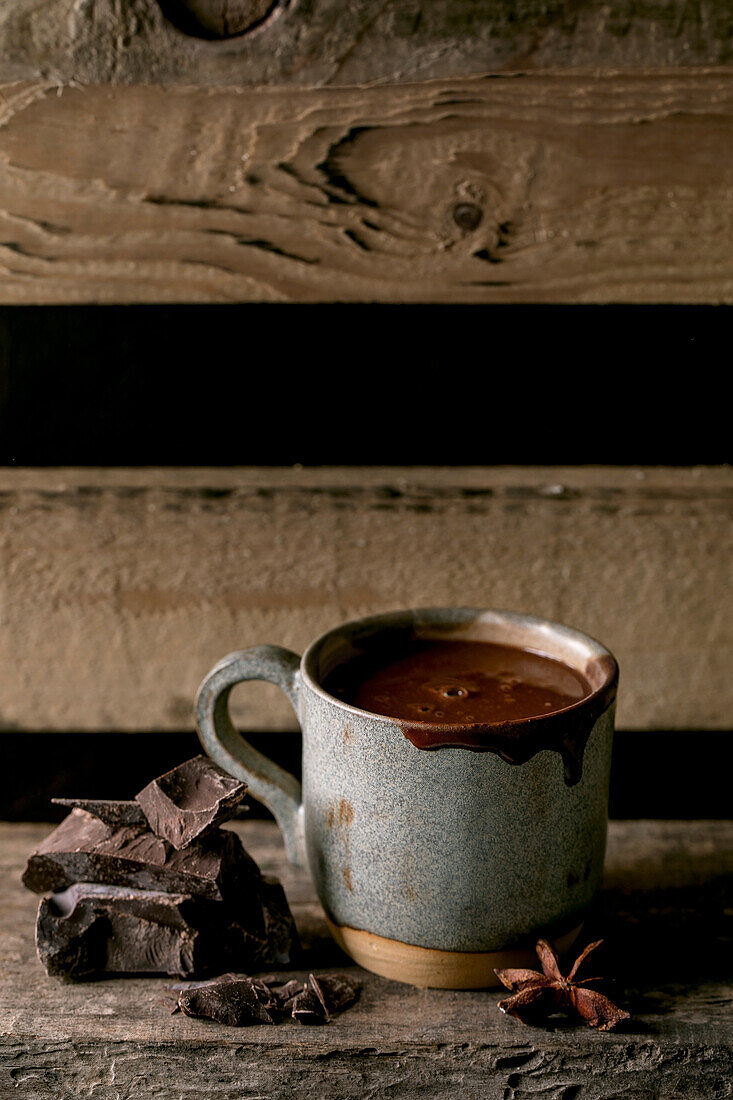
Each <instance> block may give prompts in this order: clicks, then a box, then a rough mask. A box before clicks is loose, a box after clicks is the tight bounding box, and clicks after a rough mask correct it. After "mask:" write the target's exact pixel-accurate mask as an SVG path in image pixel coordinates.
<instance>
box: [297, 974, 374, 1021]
mask: <svg viewBox="0 0 733 1100" xmlns="http://www.w3.org/2000/svg"><path fill="white" fill-rule="evenodd" d="M308 982H309V984H310V987H311V989H312V990H313V992H314V993H315V995H316V996H317V997H318V1000H319V1001H320V1002H321V1007H322V1008H323V1011H324V1013H325V1015H326V1019H328V1018H329V1017H330V1016H333V1015H334V1014H335V1013H337V1012H343V1011H344V1009H345V1008H349V1007H350V1006H351V1005H352V1004H353V1003H354V1001H355V1000H356V999H357V997H358V996H359V992H360V990H361V986H360V984H359V982H357V981H356V979H354V978H351V977H349V975H348V974H317V975H316V974H309V975H308Z"/></svg>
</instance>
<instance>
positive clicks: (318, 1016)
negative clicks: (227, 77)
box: [293, 986, 328, 1024]
mask: <svg viewBox="0 0 733 1100" xmlns="http://www.w3.org/2000/svg"><path fill="white" fill-rule="evenodd" d="M293 1019H295V1020H297V1021H298V1023H299V1024H326V1023H328V1015H327V1014H326V1011H325V1009H324V1007H323V1005H322V1004H321V1002H320V1000H319V998H318V997H317V995H316V994H315V993H314V991H313V990H312V989H311V988H310V986H306V987H305V989H304V990H303V992H302V993H298V994H297V996H296V997H295V998H294V999H293Z"/></svg>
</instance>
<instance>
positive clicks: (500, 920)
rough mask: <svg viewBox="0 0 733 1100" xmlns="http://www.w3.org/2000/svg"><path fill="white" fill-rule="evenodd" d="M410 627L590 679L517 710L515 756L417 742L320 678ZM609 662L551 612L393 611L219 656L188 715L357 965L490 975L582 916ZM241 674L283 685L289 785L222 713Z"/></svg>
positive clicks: (601, 819) (406, 974) (608, 717)
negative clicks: (295, 761)
mask: <svg viewBox="0 0 733 1100" xmlns="http://www.w3.org/2000/svg"><path fill="white" fill-rule="evenodd" d="M411 637H430V638H443V639H449V638H459V639H460V640H483V641H491V642H498V643H502V644H505V645H513V646H517V647H520V648H524V649H531V650H534V651H536V652H539V653H543V654H546V655H547V656H550V657H554V658H556V659H558V660H561V661H564V662H565V664H568V665H570V666H571V667H573V668H576V669H578V670H579V671H580V672H582V673H583V674H584V676H585V677H586V679H587V680H588V681H589V683H590V686H591V688H592V693H591V695H589V696H588V697H586V698H585V699H583V700H581V701H580V702H578V703H575V704H573V705H572V706H571V707H568V708H566V710H564V711H561V712H555V714H549V715H542V716H540V717H538V718H532V719H524V720H523V723H524V726H523V727H522V728H521V729H520V728H517V730H514V731H513V735H516V736H515V738H514V741H513V742H512V744H513V745H514V746H515V749H512V752H511V753H510V754H509V755H510V756H512V753H513V758H514V759H522V758H523V757H527V756H528V757H529V758H528V759H524V762H522V763H509V762H507V760H506V759H502V757H501V756H500V755H497V753H496V751H484V752H477V751H468V750H467V749H466V748H463V747H443V748H440V749H437V750H433V751H425V750H422V749H419V748H416V747H415V746H414V745H413V744H412V743H411V742H410V741H409V740H408V739H407V737H406V736H405V735H404V733H403V731H402V728H401V726H400V723H399V721H397V720H395V719H393V718H389V717H386V716H383V715H378V714H372V713H370V712H368V711H364V710H360V709H359V708H358V707H354V706H351V705H350V704H348V703H345V702H343V701H342V700H341V699H339V698H337V697H335V696H334V695H332V694H330V693H329V692H328V691H327V690H326V689H325V688H324V681H326V680H327V678H328V676H329V674H331V673H332V672H333V670H334V669H335V668H336V667H338V666H340V665H342V664H343V663H344V662H347V661H352V660H354V659H355V658H358V657H360V656H364V655H365V654H366V655H367V656H368V655H370V654H371V655H373V654H375V653H379V652H380V651H381V652H384V653H387V652H392V651H393V649H394V646H395V645H397V646H399V644H400V641H401V639H408V638H411ZM617 677H618V668H617V665H616V662H615V660H614V658H613V656H612V655H611V654H610V653H609V651H608V650H607V649H605V648H604V647H603V646H602V645H600V644H599V643H598V642H596V641H594V640H593V639H592V638H589V637H587V636H586V635H584V634H580V633H578V632H577V631H575V630H571V629H569V628H568V627H565V626H561V625H560V624H558V623H552V622H549V621H547V620H544V619H538V618H534V617H531V616H528V615H518V614H512V613H508V612H497V611H475V610H469V609H446V608H437V609H426V610H418V611H415V610H413V611H402V612H395V613H391V614H385V615H377V616H374V617H371V618H366V619H360V620H357V621H355V622H351V623H346V624H344V625H342V626H338V627H336V628H335V629H334V630H330V631H328V633H326V634H323V635H322V636H321V637H320V638H318V639H317V640H316V641H314V642H313V643H312V644H311V645H310V646H309V647H308V649H307V650H306V652H305V653H304V655H303V657H302V659H301V658H299V657H298V656H297V655H296V654H295V653H292V652H291V651H290V650H287V649H283V648H281V647H279V646H255V647H254V648H252V649H246V650H242V651H240V652H236V653H231V654H230V655H229V656H228V657H225V658H224V659H223V660H222V661H220V662H219V664H217V665H216V666H215V667H214V668H213V669H212V670H211V672H210V673H209V675H208V676H207V677H206V679H205V680H204V681H203V683H202V685H201V687H200V688H199V692H198V695H197V699H196V721H197V726H198V731H199V736H200V739H201V741H202V744H203V745H204V748H205V749H206V751H207V752H208V753H209V755H210V756H211V757H212V758H213V759H214V760H216V761H217V763H219V764H220V765H221V766H222V767H223V768H225V769H226V770H227V771H228V772H229V773H230V774H231V775H234V776H237V777H238V778H240V779H242V780H244V781H245V782H246V783H247V784H248V785H249V788H250V793H251V794H252V795H253V796H254V797H255V798H257V799H259V800H260V801H261V802H263V803H264V804H265V806H267V807H268V808H269V809H270V810H271V811H272V813H273V814H274V816H275V818H276V820H277V822H278V825H279V826H280V829H281V830H282V833H283V836H284V838H285V845H286V849H287V854H288V857H289V859H290V860H291V861H292V862H293V863H295V864H296V865H298V866H300V867H304V868H307V869H308V870H309V872H310V875H311V878H312V880H313V883H314V885H315V888H316V891H317V893H318V896H319V898H320V900H321V902H322V904H323V907H324V909H325V911H326V915H327V918H328V921H329V926H330V928H331V931H332V932H333V934H334V936H335V938H336V940H337V941H338V942H339V944H340V945H341V946H342V947H343V948H344V949H345V950H346V951H347V952H348V953H349V954H350V955H351V956H352V958H353V959H354V960H355V961H356V962H358V963H359V964H360V965H362V966H364V967H366V968H367V969H369V970H372V971H374V972H376V973H378V974H382V975H384V976H386V977H389V978H395V979H397V980H402V981H407V982H411V983H412V984H415V985H423V986H433V987H442V988H453V989H459V988H463V989H468V988H481V987H485V986H487V985H495V984H496V979H495V977H494V973H493V969H494V967H506V966H523V965H524V966H526V965H532V964H533V962H534V953H533V951H532V945H533V944H534V942H535V940H536V938H537V936H538V935H539V934H543V935H545V936H548V937H549V938H551V939H552V940H553V941H554V942H555V944H556V946H557V947H558V949H559V950H560V951H562V950H565V949H566V948H568V947H569V946H570V945H571V944H572V942H573V940H574V939H575V937H576V936H577V933H578V932H579V930H580V927H581V925H582V920H583V913H584V911H585V910H586V908H587V907H588V905H589V903H590V901H591V898H592V897H593V894H594V892H595V890H596V888H597V886H598V884H599V881H600V877H601V871H602V867H603V857H604V851H605V842H606V825H607V805H608V781H609V772H610V763H611V742H612V737H613V718H614V708H615V695H616V683H617ZM244 680H268V681H270V682H272V683H274V684H277V685H278V686H279V687H280V688H282V690H283V691H284V692H285V694H286V695H287V696H288V698H289V699H290V702H291V703H292V705H293V709H294V710H295V713H296V715H297V717H298V720H299V722H300V725H301V728H302V731H303V783H302V787H301V784H300V783H299V782H298V781H297V780H296V779H295V777H294V776H293V775H290V774H289V773H288V772H286V771H284V770H283V769H282V768H280V767H279V766H278V765H276V764H275V763H273V761H271V760H269V759H268V758H267V757H266V756H264V755H263V754H262V753H260V752H258V751H257V750H255V749H254V748H252V746H251V745H249V744H248V743H247V741H246V740H245V739H244V738H243V737H242V736H241V734H239V733H238V732H237V731H236V730H235V728H234V727H233V725H232V723H231V720H230V718H229V713H228V697H229V693H230V691H231V689H232V687H234V685H235V684H238V683H240V682H242V681H244ZM579 723H580V726H584V729H583V731H582V735H581V737H580V742H581V744H580V751H581V753H582V777H581V778H580V779H579V781H577V782H574V783H573V784H572V785H568V782H567V776H566V775H565V774H564V771H563V762H562V759H561V753H565V751H566V750H567V749H568V746H569V745H571V743H572V744H575V745H576V747H577V744H578V737H577V733H578V729H579V728H580V726H579ZM489 732H490V731H489ZM510 732H512V731H510ZM571 735H572V736H571ZM573 738H574V739H575V740H574V741H573ZM586 739H587V740H586ZM583 743H584V751H583ZM542 746H546V747H542ZM571 747H572V745H571ZM515 750H516V751H515ZM555 750H557V751H555ZM576 763H577V764H580V760H577V761H576ZM566 764H567V759H566ZM575 779H577V774H576V776H575Z"/></svg>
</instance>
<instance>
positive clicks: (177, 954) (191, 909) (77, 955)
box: [36, 882, 242, 979]
mask: <svg viewBox="0 0 733 1100" xmlns="http://www.w3.org/2000/svg"><path fill="white" fill-rule="evenodd" d="M36 946H37V948H38V955H39V958H40V959H41V962H42V963H43V965H44V966H45V967H46V970H47V972H48V973H49V974H62V975H65V976H66V977H70V978H77V979H78V978H89V977H92V976H95V975H98V974H105V973H115V974H160V973H164V974H175V975H178V976H180V977H193V976H194V974H197V973H206V972H208V973H211V972H216V971H217V970H221V969H222V966H223V965H226V964H227V963H231V962H232V961H234V960H235V958H238V957H241V955H240V952H241V949H242V929H241V928H239V927H238V926H237V925H236V923H235V922H233V921H232V920H231V917H230V915H229V913H228V910H227V908H226V906H224V905H222V904H221V903H217V902H210V901H206V900H202V899H200V898H191V897H187V896H186V895H184V894H167V893H161V892H156V891H149V890H130V889H127V888H125V887H120V886H107V885H102V884H95V883H85V882H82V883H77V884H75V885H74V886H70V887H69V888H68V889H67V890H65V891H63V892H62V893H57V894H53V895H52V896H51V897H49V898H44V899H43V900H42V901H41V903H40V905H39V908H38V919H37V923H36Z"/></svg>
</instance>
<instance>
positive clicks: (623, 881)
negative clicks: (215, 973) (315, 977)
mask: <svg viewBox="0 0 733 1100" xmlns="http://www.w3.org/2000/svg"><path fill="white" fill-rule="evenodd" d="M235 827H236V829H237V831H238V832H239V833H240V835H241V836H242V838H243V840H244V843H245V845H246V847H247V848H248V849H249V851H250V852H251V853H252V854H253V855H254V857H255V858H256V859H257V861H258V862H259V863H260V865H261V867H262V868H263V869H264V870H265V871H267V872H270V873H274V874H277V875H278V876H280V877H281V879H282V881H283V882H284V884H285V887H286V890H287V892H288V896H289V898H290V901H291V904H292V907H293V911H294V913H295V916H296V919H297V922H298V925H299V928H300V929H301V933H302V937H303V941H304V949H305V956H304V959H303V962H304V965H305V966H306V970H305V971H297V972H289V973H293V974H297V975H299V976H300V975H302V974H304V973H306V972H307V970H308V969H316V970H326V969H328V968H330V967H336V968H339V969H344V968H346V966H347V965H348V963H347V960H345V959H344V957H343V956H341V955H340V953H339V951H338V949H337V948H336V947H335V945H334V944H333V943H332V942H331V941H330V940H329V938H328V935H327V933H326V930H325V924H324V920H323V914H322V911H321V910H320V907H319V905H318V903H317V902H316V900H315V897H314V894H313V891H312V888H311V887H310V884H309V883H308V881H307V879H306V877H305V875H304V874H303V873H302V872H299V871H295V870H293V869H292V868H290V867H288V865H287V864H286V863H285V859H284V853H283V849H282V845H281V843H280V839H279V834H278V833H277V830H276V828H275V826H274V825H272V824H270V823H267V822H248V823H246V824H241V825H237V826H235ZM47 831H48V826H45V825H38V824H33V825H31V824H2V825H0V959H1V960H2V966H1V967H0V1097H1V1098H2V1100H5V1098H8V1100H10V1098H11V1097H18V1098H21V1097H22V1098H24V1100H25V1098H31V1097H33V1098H35V1097H38V1098H39V1100H40V1098H43V1100H46V1098H51V1097H53V1098H56V1097H58V1098H63V1100H67V1098H68V1100H72V1098H77V1097H79V1098H81V1097H93V1100H133V1098H135V1100H137V1098H142V1100H144V1098H147V1097H155V1098H156V1100H161V1098H166V1100H168V1098H170V1100H193V1098H196V1100H207V1098H209V1097H212V1098H213V1097H216V1098H217V1100H242V1098H244V1097H247V1098H250V1100H255V1098H259V1100H264V1098H268V1100H269V1098H271V1097H286V1096H287V1097H290V1096H291V1095H294V1094H296V1093H297V1094H299V1095H306V1094H307V1095H308V1096H309V1097H310V1098H312V1100H320V1098H323V1097H334V1098H349V1097H359V1098H361V1100H366V1098H370V1100H377V1098H382V1097H384V1098H385V1100H386V1098H389V1100H393V1098H400V1097H412V1096H417V1095H420V1097H425V1098H431V1097H443V1096H446V1097H447V1096H451V1097H461V1098H463V1097H466V1098H470V1097H475V1098H477V1100H478V1098H481V1100H529V1098H532V1097H541V1098H542V1100H577V1098H582V1100H601V1098H603V1100H610V1098H619V1100H620V1098H624V1100H632V1098H633V1100H647V1098H648V1100H652V1098H653V1100H659V1098H662V1100H676V1098H679V1100H682V1098H683V1097H684V1098H685V1100H696V1098H699V1100H703V1098H704V1100H718V1098H725V1097H730V1096H733V1017H732V1014H731V1003H732V1001H733V956H732V953H731V950H730V918H731V914H732V913H733V901H732V900H731V898H732V891H731V883H732V882H733V822H712V821H696V822H671V821H665V822H658V821H630V822H613V823H612V824H611V828H610V836H609V848H608V856H607V863H606V875H605V880H604V887H603V890H602V893H601V896H600V898H599V900H598V904H597V906H596V909H595V911H594V913H593V914H592V916H591V918H590V920H589V922H588V924H587V927H586V930H587V933H588V935H590V936H593V937H594V938H596V937H597V936H598V935H605V936H606V937H607V939H608V941H609V944H610V947H611V950H610V952H609V958H608V960H607V963H606V966H605V969H606V972H607V973H609V974H610V973H613V974H614V976H615V977H616V978H617V979H618V981H617V985H616V990H615V996H616V999H617V1000H618V1001H619V1003H621V1004H622V1005H624V1006H625V1007H627V1008H629V1009H630V1010H631V1011H632V1013H633V1020H632V1021H631V1022H630V1023H629V1024H628V1025H626V1026H625V1027H624V1029H623V1030H619V1031H618V1032H614V1033H611V1034H600V1033H597V1032H594V1031H592V1030H591V1029H590V1028H587V1027H584V1026H575V1025H570V1024H568V1025H564V1026H559V1025H558V1026H556V1027H555V1028H554V1029H552V1030H540V1029H535V1028H528V1027H524V1026H523V1025H522V1024H520V1023H518V1022H517V1021H514V1020H512V1019H508V1018H506V1017H504V1016H502V1015H501V1014H500V1013H499V1012H498V1011H497V1009H496V1007H495V1005H496V1001H497V999H498V995H497V994H496V993H495V992H492V991H490V992H475V993H454V992H449V991H432V990H418V989H413V988H411V987H408V986H403V985H400V984H398V983H395V982H389V981H385V980H383V979H381V978H377V977H374V976H372V975H369V974H366V973H364V972H359V973H360V976H361V977H362V979H363V983H364V987H363V992H362V995H361V999H360V1001H359V1002H358V1004H357V1005H356V1006H355V1007H354V1008H352V1009H351V1010H349V1011H347V1012H346V1013H344V1014H343V1015H342V1016H341V1017H339V1018H337V1019H335V1020H334V1021H332V1022H331V1023H330V1024H329V1025H328V1026H325V1027H320V1028H306V1027H301V1026H300V1025H298V1024H295V1023H290V1022H288V1023H285V1024H281V1025H279V1026H277V1027H269V1026H265V1025H259V1026H254V1027H249V1028H241V1029H236V1028H226V1027H222V1026H219V1025H216V1024H212V1023H207V1022H202V1021H198V1020H192V1019H188V1018H187V1017H185V1016H182V1015H180V1014H178V1015H175V1016H171V1015H170V1011H169V1004H168V1002H167V1001H166V998H170V997H171V994H170V992H169V991H168V986H169V985H170V984H171V979H167V978H149V979H127V980H126V979H118V980H111V981H100V982H92V983H87V984H77V985H68V984H63V983H61V982H60V981H59V980H57V979H50V978H48V977H46V975H45V974H44V971H43V969H42V968H41V966H40V964H39V963H38V961H37V959H36V956H35V950H34V944H33V926H34V915H35V909H36V906H37V903H38V899H37V897H35V896H34V895H32V894H30V893H28V892H27V891H25V890H24V889H23V888H22V886H21V885H20V881H19V877H20V874H21V871H22V868H23V865H24V861H25V857H26V855H27V854H28V852H29V851H31V850H32V849H33V848H34V847H35V846H36V845H37V843H38V842H39V841H40V839H41V838H42V837H43V836H44V835H45V833H46V832H47ZM354 971H356V968H354Z"/></svg>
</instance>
